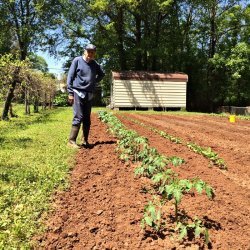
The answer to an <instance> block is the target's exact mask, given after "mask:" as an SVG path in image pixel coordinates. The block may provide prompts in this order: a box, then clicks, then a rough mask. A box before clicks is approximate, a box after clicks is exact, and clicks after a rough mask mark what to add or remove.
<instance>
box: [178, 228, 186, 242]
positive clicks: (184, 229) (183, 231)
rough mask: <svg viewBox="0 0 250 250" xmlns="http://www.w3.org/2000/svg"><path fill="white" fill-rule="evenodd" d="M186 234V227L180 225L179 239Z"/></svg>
mask: <svg viewBox="0 0 250 250" xmlns="http://www.w3.org/2000/svg"><path fill="white" fill-rule="evenodd" d="M186 236H187V227H186V226H184V225H182V227H181V228H180V236H179V238H180V239H183V238H184V237H186Z"/></svg>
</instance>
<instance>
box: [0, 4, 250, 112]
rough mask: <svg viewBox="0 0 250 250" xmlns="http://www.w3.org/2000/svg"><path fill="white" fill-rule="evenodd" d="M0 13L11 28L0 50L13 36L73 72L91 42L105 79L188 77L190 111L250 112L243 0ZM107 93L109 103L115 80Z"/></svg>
mask: <svg viewBox="0 0 250 250" xmlns="http://www.w3.org/2000/svg"><path fill="white" fill-rule="evenodd" d="M26 6H30V7H29V8H26ZM0 11H2V12H1V13H5V14H4V15H5V19H4V18H0V19H1V20H0V24H2V23H3V22H4V21H3V19H4V20H9V21H8V22H5V25H7V24H8V25H9V27H11V29H9V30H10V32H9V33H6V35H5V36H3V34H4V33H2V32H1V31H0V35H1V38H0V46H1V48H0V51H3V50H6V51H7V50H8V48H4V46H3V44H5V43H4V42H1V41H4V39H9V38H8V37H12V39H13V40H12V41H18V43H19V48H20V51H22V48H24V49H23V51H24V52H23V53H24V54H25V53H28V52H31V51H32V50H34V49H35V48H37V46H38V45H39V44H40V46H46V47H48V48H50V51H54V52H55V53H57V54H59V55H60V56H65V57H67V58H68V61H65V67H68V66H69V64H70V62H71V60H72V59H73V57H75V56H78V55H80V54H81V53H82V51H83V48H84V45H85V44H86V43H89V42H91V43H94V44H96V45H97V48H98V54H97V60H98V61H99V62H100V63H102V64H103V66H104V68H105V70H106V73H107V75H109V72H110V70H147V71H158V72H185V73H187V74H188V75H189V82H188V88H187V108H188V110H196V111H210V112H211V111H215V110H216V108H217V107H218V106H221V105H237V106H246V105H250V82H249V80H248V79H250V68H249V67H250V66H249V65H250V63H249V58H250V45H249V41H250V5H249V3H248V2H247V1H245V0H243V1H239V0H235V1H234V0H206V1H200V0H181V1H176V0H167V1H164V0H123V1H121V0H112V1H111V0H91V1H89V0H88V1H83V0H77V1H66V0H58V1H55V0H54V1H45V0H43V1H39V2H36V1H27V0H26V1H25V0H19V1H7V0H4V1H2V4H1V5H0ZM31 13H32V14H31ZM6 17H7V19H6ZM17 24H18V25H17ZM20 28H21V29H20ZM19 37H20V39H19ZM1 44H2V45H1ZM22 44H23V46H22ZM44 48H45V47H44ZM102 87H103V93H104V96H108V95H109V91H110V81H109V77H106V79H105V80H104V81H103V86H102Z"/></svg>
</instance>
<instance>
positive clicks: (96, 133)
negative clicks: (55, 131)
mask: <svg viewBox="0 0 250 250" xmlns="http://www.w3.org/2000/svg"><path fill="white" fill-rule="evenodd" d="M119 118H120V119H121V120H122V122H123V123H124V124H125V125H126V126H127V127H128V128H129V129H133V130H136V131H137V132H138V133H139V134H140V135H143V136H145V137H147V138H148V139H149V143H150V145H151V146H152V147H155V148H157V150H158V151H159V152H160V153H161V154H164V155H166V156H173V155H175V156H179V157H182V158H183V159H185V163H184V164H183V165H182V166H180V167H178V168H175V171H176V172H178V173H179V175H180V177H182V178H192V177H195V176H199V177H200V178H201V179H203V180H204V181H206V182H208V183H209V184H210V185H211V186H212V187H213V188H214V189H215V193H216V197H215V199H214V200H212V201H210V200H208V199H207V197H205V195H196V196H195V197H190V196H188V197H184V198H183V200H182V203H181V209H183V210H185V212H186V214H187V215H188V216H191V217H194V216H198V217H199V218H202V219H203V220H204V221H206V223H207V225H208V226H209V227H210V229H209V232H210V235H211V242H212V244H211V245H210V246H209V248H212V249H223V250H224V249H225V250H227V249H244V250H245V249H250V244H249V238H250V233H249V207H250V206H249V205H250V204H249V203H250V202H249V188H250V185H249V176H250V170H249V162H250V153H249V152H250V146H249V141H250V122H249V121H238V120H237V121H236V123H234V124H231V123H229V122H228V121H227V119H226V118H221V117H211V116H209V117H208V116H180V115H166V114H163V115H162V114H159V115H146V114H143V115H139V114H133V115H132V114H128V113H126V118H125V117H124V116H121V115H119ZM127 118H132V119H137V120H139V121H141V122H143V123H144V124H147V125H148V126H153V127H155V128H157V129H159V130H162V131H165V132H167V133H168V134H171V135H173V136H176V137H178V138H181V139H182V140H183V141H186V142H188V141H189V142H195V143H196V144H198V145H200V146H203V147H211V148H212V149H213V150H214V151H216V152H217V153H218V154H219V156H220V157H221V158H223V159H224V160H225V162H226V163H227V166H228V170H227V171H225V170H220V169H218V168H217V167H216V166H211V163H210V162H209V160H208V159H206V158H204V157H203V156H201V155H198V154H196V153H194V152H192V151H191V150H189V149H188V148H187V147H186V146H185V145H181V144H174V143H172V142H170V141H168V140H167V139H164V138H162V137H160V136H159V135H158V134H156V133H154V132H152V131H151V130H149V129H148V128H145V127H142V126H140V125H137V124H136V123H134V122H133V121H131V120H129V119H127ZM91 129H92V130H91V138H90V140H91V141H92V142H93V143H94V147H93V148H92V149H81V150H80V151H79V153H78V157H77V163H76V166H75V168H74V169H73V171H72V173H71V186H70V188H69V190H68V191H66V192H63V193H60V194H57V195H56V197H55V210H54V212H53V214H52V215H51V217H50V219H49V220H48V232H47V233H46V234H45V235H43V236H41V237H40V238H39V240H38V244H39V246H40V247H41V248H43V249H44V248H46V249H152V250H153V249H202V248H205V249H206V248H207V247H206V246H203V244H202V243H201V241H198V240H195V239H191V240H190V241H185V242H180V241H177V240H174V239H173V238H170V237H168V236H169V232H167V231H166V232H164V233H163V234H162V235H160V236H159V235H158V236H157V235H152V234H150V233H149V232H147V233H145V232H144V231H143V230H142V229H141V227H140V220H141V218H142V216H143V208H144V205H145V204H147V202H148V200H150V199H151V198H152V196H151V195H150V194H148V193H144V192H142V190H143V187H144V186H145V185H147V183H148V181H147V180H146V179H145V178H135V177H134V168H135V166H134V165H132V164H128V163H126V164H125V163H122V162H121V161H119V160H118V156H117V154H116V152H115V146H116V145H115V143H116V139H115V138H113V137H112V136H110V135H109V134H108V133H107V132H106V126H105V125H104V124H102V123H101V122H100V121H99V120H98V119H97V117H96V115H95V114H93V115H92V128H91ZM171 211H172V210H171ZM37 248H39V247H37Z"/></svg>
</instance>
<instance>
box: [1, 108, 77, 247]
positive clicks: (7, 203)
mask: <svg viewBox="0 0 250 250" xmlns="http://www.w3.org/2000/svg"><path fill="white" fill-rule="evenodd" d="M14 110H15V112H16V113H17V114H18V116H19V117H18V118H12V119H11V120H10V121H7V122H6V121H0V131H1V133H0V249H29V248H30V247H31V243H30V239H31V237H32V236H33V235H34V234H35V233H38V232H39V231H40V230H42V225H41V222H40V220H41V219H40V218H41V214H44V212H46V211H47V210H48V209H49V202H50V198H51V196H52V192H53V191H54V190H55V189H56V188H67V185H68V184H67V182H68V179H67V178H68V176H69V175H68V173H69V170H70V168H71V167H72V166H73V165H74V158H75V157H74V156H75V153H76V151H75V150H73V149H70V148H68V147H67V146H66V144H67V139H68V135H69V130H70V126H71V119H72V109H71V108H57V109H54V110H47V111H46V112H41V113H39V114H32V115H30V116H25V115H23V110H24V107H23V106H20V105H18V106H15V107H14ZM0 111H2V110H1V109H0ZM45 214H46V213H45Z"/></svg>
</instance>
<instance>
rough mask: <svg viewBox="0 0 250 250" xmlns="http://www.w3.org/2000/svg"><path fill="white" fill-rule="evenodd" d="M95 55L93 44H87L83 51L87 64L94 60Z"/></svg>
mask: <svg viewBox="0 0 250 250" xmlns="http://www.w3.org/2000/svg"><path fill="white" fill-rule="evenodd" d="M95 54H96V46H95V45H93V44H88V45H87V46H86V47H85V50H84V58H85V60H86V61H87V62H89V61H91V60H94V58H95Z"/></svg>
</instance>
